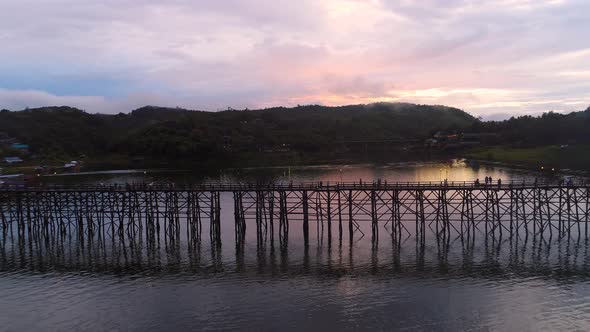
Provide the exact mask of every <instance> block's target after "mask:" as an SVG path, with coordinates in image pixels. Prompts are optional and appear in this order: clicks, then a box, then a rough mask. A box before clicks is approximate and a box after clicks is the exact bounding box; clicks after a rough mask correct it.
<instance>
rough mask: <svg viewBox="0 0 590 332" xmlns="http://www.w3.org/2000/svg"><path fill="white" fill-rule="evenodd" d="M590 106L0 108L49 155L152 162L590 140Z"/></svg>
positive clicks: (12, 130) (3, 120) (7, 123)
mask: <svg viewBox="0 0 590 332" xmlns="http://www.w3.org/2000/svg"><path fill="white" fill-rule="evenodd" d="M588 128H590V108H589V109H587V110H586V111H583V112H573V113H570V114H557V113H553V112H549V113H545V114H543V115H542V116H539V117H532V116H522V117H518V118H511V119H509V120H505V121H488V122H485V121H480V120H478V119H476V118H474V117H473V116H471V115H469V114H467V113H465V112H463V111H461V110H459V109H457V108H451V107H445V106H429V105H415V104H405V103H394V104H392V103H377V104H370V105H350V106H341V107H325V106H318V105H308V106H298V107H294V108H284V107H277V108H269V109H262V110H228V111H222V112H202V111H191V110H185V109H178V108H163V107H153V106H146V107H142V108H140V109H137V110H134V111H132V112H130V113H127V114H124V113H120V114H116V115H107V114H89V113H86V112H84V111H82V110H79V109H75V108H71V107H44V108H37V109H27V110H23V111H7V110H3V111H0V134H2V135H3V136H4V137H6V136H8V137H15V138H17V139H18V141H19V142H21V143H26V144H29V145H30V146H31V150H32V152H33V153H34V154H37V155H39V156H41V157H43V158H46V159H48V160H51V159H63V158H69V157H76V156H79V155H82V154H85V155H88V156H103V155H124V156H131V157H146V158H153V159H158V158H159V159H169V160H171V159H175V158H176V159H190V160H202V159H208V158H209V159H214V158H217V159H220V160H222V159H224V158H230V159H231V158H233V157H234V156H235V155H236V154H239V153H249V152H259V151H268V150H274V151H281V150H289V151H292V152H301V153H302V154H305V153H307V154H313V153H316V154H322V153H323V152H324V151H333V150H334V149H335V148H336V147H338V146H339V142H342V141H367V140H411V139H414V140H422V139H426V138H428V137H431V136H432V135H433V134H434V133H435V132H437V131H447V132H456V133H462V132H463V133H464V132H470V133H493V134H496V136H497V140H495V142H496V143H499V144H504V145H512V146H523V147H526V146H541V145H550V144H588V143H590V130H588Z"/></svg>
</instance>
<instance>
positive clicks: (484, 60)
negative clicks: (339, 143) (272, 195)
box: [0, 0, 590, 117]
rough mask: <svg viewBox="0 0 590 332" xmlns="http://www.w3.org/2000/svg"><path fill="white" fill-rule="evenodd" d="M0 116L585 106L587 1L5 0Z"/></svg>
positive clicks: (518, 110)
mask: <svg viewBox="0 0 590 332" xmlns="http://www.w3.org/2000/svg"><path fill="white" fill-rule="evenodd" d="M2 7H3V10H2V11H1V12H0V45H2V51H1V52H0V89H1V90H0V107H7V108H11V109H17V108H19V107H25V106H29V107H34V106H41V105H45V104H47V105H55V104H68V105H72V106H77V107H82V108H85V109H87V110H88V111H91V112H119V111H129V110H130V109H132V108H133V107H137V106H141V105H144V104H163V105H166V106H183V107H190V108H199V109H206V110H218V109H224V108H226V107H228V106H231V107H234V108H243V107H249V108H253V107H264V106H274V105H295V104H305V103H324V104H329V105H336V104H344V103H366V102H372V101H407V102H424V103H436V104H448V105H451V106H456V107H460V108H463V109H465V110H466V111H468V112H471V113H473V114H476V115H483V116H484V117H486V116H491V115H493V114H494V116H496V115H497V114H505V115H508V114H515V115H517V114H524V113H536V112H540V111H544V110H551V109H554V110H562V111H569V110H574V109H584V108H585V107H584V103H585V101H586V104H590V95H589V94H588V92H587V91H590V89H589V88H590V86H589V84H587V83H586V82H588V80H587V78H588V72H590V61H589V60H590V53H589V52H588V50H589V49H590V39H588V38H587V36H588V34H590V22H589V21H588V20H587V18H586V14H585V13H587V12H588V11H590V3H588V2H587V1H583V0H535V1H533V0H498V1H483V0H482V1H478V0H476V1H468V0H438V1H436V0H425V1H419V2H418V1H409V0H395V1H394V0H362V1H361V0H321V1H320V0H301V1H276V0H251V1H241V0H225V1H206V0H192V1H189V0H170V1H165V2H163V1H156V0H116V1H115V0H101V1H98V0H85V1H74V0H42V1H37V0H35V1H33V0H18V1H17V0H7V1H5V2H3V6H2Z"/></svg>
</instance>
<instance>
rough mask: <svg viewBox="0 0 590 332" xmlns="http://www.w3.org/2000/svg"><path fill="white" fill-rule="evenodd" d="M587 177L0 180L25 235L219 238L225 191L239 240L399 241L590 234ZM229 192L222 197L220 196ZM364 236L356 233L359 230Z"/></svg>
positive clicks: (13, 222)
mask: <svg viewBox="0 0 590 332" xmlns="http://www.w3.org/2000/svg"><path fill="white" fill-rule="evenodd" d="M589 187H590V185H589V184H587V183H568V184H567V185H565V184H563V183H558V184H550V183H543V184H540V183H524V182H510V183H504V184H494V185H480V184H477V183H471V182H437V183H409V182H408V183H387V182H381V181H378V182H373V183H362V182H359V183H336V184H329V183H303V184H292V183H283V184H219V183H217V184H200V185H186V186H179V185H158V184H156V185H148V184H135V185H117V186H67V187H65V186H51V187H47V186H46V187H0V221H1V223H2V228H3V230H5V231H6V230H10V231H11V232H12V230H13V229H15V230H16V231H17V233H18V234H19V236H25V234H27V233H28V234H32V233H34V232H41V233H43V234H54V233H60V234H66V233H70V232H72V231H74V232H75V233H76V234H78V235H79V236H94V235H99V236H107V235H109V236H114V235H117V236H119V237H125V236H127V237H135V236H144V235H145V237H146V239H148V242H149V241H150V239H155V237H156V235H158V234H159V233H160V231H161V230H163V232H164V234H171V235H174V234H178V233H179V232H180V231H181V229H183V230H184V231H186V233H187V236H188V237H189V238H191V239H193V240H197V241H198V240H200V239H201V233H202V230H203V225H204V224H205V226H206V228H207V229H208V230H209V236H210V238H211V242H212V243H217V244H219V245H220V244H221V201H222V199H220V197H221V195H226V194H227V195H229V194H230V193H231V194H233V203H234V205H233V206H234V208H233V210H234V211H233V212H234V216H233V219H234V221H235V222H234V229H235V236H236V240H237V241H243V239H244V236H245V234H246V229H247V228H248V229H249V228H250V227H255V229H256V233H257V235H258V239H259V240H260V239H262V238H265V237H266V236H267V235H270V237H271V238H273V237H274V236H275V234H277V235H278V237H279V240H280V241H281V242H284V241H286V240H287V239H288V234H289V229H290V227H293V225H294V224H301V225H302V226H301V227H302V233H303V237H304V239H305V241H308V240H309V236H310V235H309V234H310V227H314V226H315V227H316V231H317V234H320V232H321V233H322V234H323V233H324V231H326V232H325V233H326V234H327V235H328V241H332V236H337V237H338V239H339V240H340V241H342V239H343V237H344V236H345V235H346V234H347V233H348V238H349V239H350V240H351V241H352V239H353V238H354V237H355V236H357V237H358V236H362V235H364V233H363V229H366V228H365V227H363V225H364V224H365V223H366V224H367V225H370V233H371V239H372V240H373V241H376V240H378V238H379V235H380V232H381V231H382V229H384V230H385V231H386V233H387V234H388V235H390V236H391V237H392V238H393V239H398V240H399V239H401V238H402V237H407V236H415V237H416V238H417V239H420V240H421V241H423V239H424V238H425V236H426V233H427V232H429V231H431V232H432V233H433V234H435V236H436V237H450V236H453V235H455V236H459V237H463V236H468V237H469V236H473V235H474V234H475V233H476V232H481V233H483V234H485V235H486V236H487V235H489V236H502V235H503V234H508V235H510V236H513V235H516V236H520V235H526V236H528V235H529V234H532V235H535V236H536V235H541V236H544V235H549V236H557V237H560V238H561V237H564V236H572V234H573V235H576V236H578V237H579V236H585V237H587V236H588V220H589V210H590V209H589V203H590V192H589ZM224 197H225V196H224ZM357 234H358V235H357Z"/></svg>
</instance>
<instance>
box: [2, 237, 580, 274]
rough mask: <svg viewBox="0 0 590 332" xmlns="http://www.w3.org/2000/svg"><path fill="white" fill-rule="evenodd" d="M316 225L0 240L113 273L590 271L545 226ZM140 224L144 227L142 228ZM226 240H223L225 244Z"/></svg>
mask: <svg viewBox="0 0 590 332" xmlns="http://www.w3.org/2000/svg"><path fill="white" fill-rule="evenodd" d="M318 230H319V232H318V233H313V234H311V239H310V240H308V241H302V240H301V238H300V237H301V236H302V234H294V235H293V236H285V237H283V236H279V235H278V234H274V233H269V232H268V231H266V232H265V231H264V230H262V232H257V234H251V237H246V236H245V234H243V235H236V236H235V238H234V241H233V242H232V241H229V240H227V241H226V242H224V245H223V246H222V245H221V243H220V242H218V241H215V240H213V241H211V240H210V239H209V238H205V239H203V238H201V237H200V236H196V233H191V232H190V230H187V229H185V228H183V227H178V228H175V229H167V230H166V231H161V232H157V233H153V234H152V235H151V236H150V235H149V232H148V236H145V232H138V231H133V230H131V229H128V230H125V231H124V232H123V234H120V233H118V232H115V234H114V235H113V234H111V233H109V232H107V231H104V232H96V233H94V234H92V235H88V234H87V233H77V231H76V229H72V230H71V231H69V232H67V231H66V232H61V231H53V232H52V231H48V232H44V231H38V232H34V231H31V232H30V233H28V232H26V233H15V232H10V229H5V230H4V231H3V233H2V238H1V239H2V241H1V243H0V245H1V246H0V271H2V272H3V273H95V274H118V275H119V274H120V275H195V276H199V277H215V276H219V275H235V276H247V275H249V274H255V275H257V276H258V277H260V276H268V277H269V278H272V277H281V276H289V277H298V276H301V277H305V276H319V277H322V278H335V277H336V278H337V277H340V276H346V275H350V276H369V277H371V276H372V277H386V278H387V277H403V276H412V277H419V278H425V277H436V278H508V277H514V276H521V277H529V276H536V277H539V276H540V277H544V278H555V279H569V278H582V279H587V278H590V255H589V252H588V251H589V249H590V243H589V241H588V239H586V238H583V237H581V236H578V237H556V236H550V235H548V234H535V235H532V234H528V233H527V234H524V235H523V234H521V235H519V236H516V235H513V236H510V235H508V236H495V235H493V234H487V235H486V234H485V233H482V232H479V233H478V234H474V235H473V236H452V235H449V236H440V234H437V233H436V230H433V231H430V232H427V233H426V234H424V236H419V237H416V236H413V235H410V236H407V237H402V238H400V237H394V236H382V237H381V238H380V239H379V240H377V239H368V238H366V237H364V236H363V235H362V234H360V235H358V236H357V237H356V238H353V240H352V241H350V240H349V239H346V238H344V239H342V238H339V237H338V236H334V237H332V236H330V235H327V234H326V233H322V231H321V228H320V227H318ZM144 231H145V230H144ZM225 243H227V244H225Z"/></svg>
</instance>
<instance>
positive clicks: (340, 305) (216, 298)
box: [0, 160, 590, 331]
mask: <svg viewBox="0 0 590 332" xmlns="http://www.w3.org/2000/svg"><path fill="white" fill-rule="evenodd" d="M486 176H491V177H492V179H493V180H494V181H495V180H496V179H502V181H509V180H518V181H520V180H524V179H529V180H531V179H534V178H537V177H541V175H540V174H537V173H536V172H531V171H527V170H517V169H510V168H504V167H497V166H485V165H468V164H465V163H464V162H462V161H457V160H453V161H449V162H444V163H397V164H388V165H378V166H375V165H342V166H314V167H297V168H257V169H234V170H224V171H219V172H213V173H208V174H200V173H199V174H195V173H194V172H190V171H178V172H155V171H145V172H143V171H141V172H133V173H129V172H126V173H117V172H112V173H110V174H94V175H76V176H64V177H47V178H43V180H42V181H43V182H46V183H65V184H68V183H69V184H72V183H76V184H79V183H135V182H161V183H170V182H174V183H189V182H190V183H200V182H228V183H229V182H236V181H240V182H255V181H258V182H260V181H264V182H269V181H274V182H289V181H293V182H294V183H299V182H310V181H322V182H339V181H340V182H342V181H344V182H352V181H359V180H361V179H362V180H363V181H365V182H366V181H369V182H370V181H374V180H378V179H380V180H382V181H388V182H396V181H397V182H406V181H410V182H412V181H434V182H437V181H441V180H443V179H448V180H449V181H473V180H475V179H477V178H479V179H480V180H483V178H484V177H486ZM232 204H233V203H232V199H231V197H230V195H229V194H227V195H222V197H221V205H222V210H223V209H225V210H230V211H231V205H232ZM232 217H233V215H232V213H225V214H222V220H221V229H222V238H223V245H222V246H221V248H215V247H214V246H212V245H211V244H210V242H209V238H208V237H207V236H203V238H202V241H201V242H199V243H196V244H195V243H187V242H186V241H180V242H179V243H168V242H165V241H163V242H162V243H161V244H160V245H159V246H158V248H156V249H154V250H152V251H146V250H143V249H140V250H133V249H132V248H129V249H125V250H115V249H111V248H107V247H108V246H109V244H108V241H106V242H104V243H103V245H105V248H102V249H101V248H98V247H97V246H92V245H90V246H88V245H80V243H78V242H76V241H75V240H72V241H69V242H67V243H68V245H65V246H64V247H61V248H59V250H55V251H54V250H48V249H47V248H53V247H52V246H49V245H47V246H46V245H40V246H38V247H35V246H33V245H31V246H30V247H29V246H22V245H19V243H17V242H15V241H12V240H10V239H9V237H8V236H7V235H6V234H5V235H4V236H3V237H2V238H1V239H2V248H1V254H2V257H1V260H0V312H1V314H0V330H7V331H23V330H30V331H32V330H56V331H63V330H93V331H112V330H125V331H127V330H130V331H172V330H223V331H226V330H248V331H252V330H262V331H275V330H298V331H308V330H309V331H316V330H317V331H319V330H324V331H325V330H437V331H440V330H508V331H537V330H551V331H553V330H590V305H589V303H590V301H589V300H590V282H589V281H590V265H589V264H590V253H589V252H588V250H589V249H590V245H589V244H588V241H586V239H584V238H568V239H558V238H552V239H539V240H537V239H535V238H528V237H527V238H521V239H519V238H502V239H494V240H493V241H488V240H481V241H479V240H478V241H473V242H469V243H466V242H465V241H463V240H462V239H459V238H453V239H451V240H450V241H449V242H448V243H443V244H440V243H437V242H436V241H428V242H427V243H426V244H425V245H424V246H418V245H417V242H416V241H415V240H414V239H412V238H408V239H405V240H404V241H402V242H401V243H399V244H397V245H393V244H392V242H391V241H388V240H387V237H382V239H381V240H380V241H379V243H378V244H374V243H372V242H371V240H370V236H365V237H363V236H362V235H361V234H357V235H356V236H355V239H354V241H352V242H349V241H342V242H339V241H337V240H334V241H332V242H327V241H326V240H325V238H324V236H323V235H320V234H322V233H320V232H319V231H317V232H312V233H313V234H312V235H311V238H312V241H310V244H309V246H308V247H306V246H304V245H303V241H302V240H301V234H300V232H299V231H297V230H299V229H300V227H298V226H296V225H295V226H293V229H294V231H292V232H291V233H290V234H289V239H288V246H284V245H281V244H280V243H279V240H278V239H276V238H275V239H274V240H267V241H265V242H264V243H262V244H260V243H257V239H256V234H252V233H254V232H253V230H252V229H253V227H252V228H250V229H249V232H247V235H246V242H245V246H244V249H243V250H241V251H239V250H237V249H236V245H235V241H234V227H233V223H234V220H233V218H232ZM365 227H366V225H361V229H364V228H365ZM311 228H312V229H313V228H314V227H311ZM250 230H252V231H250ZM139 245H140V247H141V244H139ZM40 248H45V249H40ZM148 253H149V254H148Z"/></svg>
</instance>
